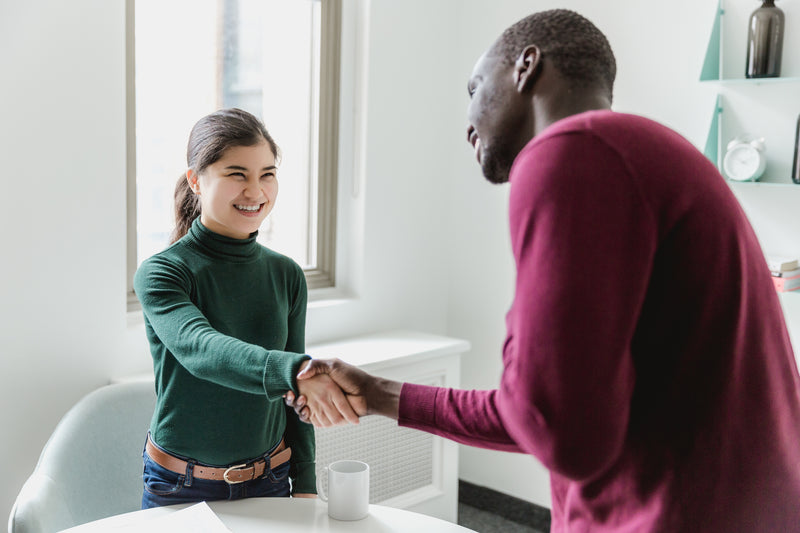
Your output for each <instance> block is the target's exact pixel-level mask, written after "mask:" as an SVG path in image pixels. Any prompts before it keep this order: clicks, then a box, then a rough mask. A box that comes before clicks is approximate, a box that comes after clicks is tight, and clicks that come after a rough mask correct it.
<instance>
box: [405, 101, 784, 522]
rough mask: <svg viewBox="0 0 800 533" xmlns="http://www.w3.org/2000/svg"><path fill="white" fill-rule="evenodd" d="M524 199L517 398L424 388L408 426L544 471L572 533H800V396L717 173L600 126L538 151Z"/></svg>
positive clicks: (759, 273) (658, 136) (514, 195)
mask: <svg viewBox="0 0 800 533" xmlns="http://www.w3.org/2000/svg"><path fill="white" fill-rule="evenodd" d="M510 182H511V195H510V209H509V215H510V216H509V218H510V229H511V244H512V248H513V253H514V258H515V260H516V268H517V283H516V291H515V295H514V302H513V305H512V307H511V309H510V311H509V312H508V315H507V318H506V322H507V331H508V335H507V339H506V341H505V345H504V347H503V363H504V371H503V376H502V380H501V383H500V388H499V389H498V390H492V391H460V390H451V389H444V388H435V387H425V386H418V385H410V384H406V385H404V387H403V391H402V395H401V399H400V424H401V425H403V426H408V427H413V428H418V429H423V430H425V431H429V432H432V433H436V434H439V435H442V436H445V437H447V438H450V439H453V440H456V441H458V442H462V443H466V444H470V445H474V446H481V447H485V448H491V449H496V450H506V451H513V452H523V453H529V454H532V455H534V456H535V457H537V458H538V459H539V460H540V461H541V462H542V463H543V464H544V465H545V466H546V467H547V468H549V469H550V472H551V490H552V531H554V532H566V531H569V532H582V531H593V532H612V531H613V532H623V531H624V532H634V531H637V532H638V531H644V532H662V531H663V532H703V533H716V532H719V533H731V532H739V531H741V532H748V533H749V532H762V531H763V532H773V531H776V532H777V531H780V532H787V531H800V377H798V372H797V365H796V362H795V359H794V355H793V353H792V348H791V345H790V341H789V337H788V335H787V331H786V327H785V322H784V318H783V315H782V312H781V308H780V305H779V302H778V298H777V295H776V293H775V290H774V288H773V284H772V281H771V280H770V274H769V271H768V269H767V266H766V263H765V260H764V257H763V254H762V252H761V249H760V247H759V243H758V242H757V240H756V237H755V235H754V233H753V231H752V229H751V227H750V225H749V223H748V221H747V220H746V218H745V215H744V214H743V212H742V210H741V208H740V206H739V204H738V203H737V201H736V199H735V198H734V196H733V194H732V193H731V191H730V190H729V188H728V186H727V184H726V183H725V182H724V180H723V179H722V178H721V176H720V174H719V173H718V172H717V170H716V168H715V167H714V165H712V164H711V163H710V162H709V161H708V160H707V159H706V158H705V157H704V156H703V155H702V154H700V153H699V152H698V151H697V150H696V149H695V148H694V147H693V146H692V145H691V144H690V143H689V142H687V141H686V140H685V139H683V138H682V137H681V136H679V135H678V134H676V133H675V132H673V131H671V130H669V129H667V128H665V127H663V126H661V125H659V124H656V123H654V122H652V121H650V120H647V119H644V118H641V117H636V116H631V115H624V114H619V113H614V112H611V111H596V112H589V113H584V114H581V115H577V116H574V117H570V118H567V119H565V120H562V121H559V122H557V123H556V124H554V125H552V126H551V127H550V128H548V129H547V130H546V131H545V132H543V133H542V134H540V135H538V136H537V137H536V138H535V139H533V140H532V141H531V142H530V143H529V144H528V145H527V146H526V147H525V148H524V149H523V150H522V152H521V153H520V154H519V156H518V157H517V159H516V161H515V162H514V165H513V167H512V169H511V175H510Z"/></svg>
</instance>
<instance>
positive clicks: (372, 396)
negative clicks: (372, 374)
mask: <svg viewBox="0 0 800 533" xmlns="http://www.w3.org/2000/svg"><path fill="white" fill-rule="evenodd" d="M402 388H403V384H402V383H401V382H399V381H392V380H390V379H384V378H378V377H376V378H374V379H373V381H372V383H370V386H369V389H368V391H367V394H366V400H367V414H371V415H381V416H385V417H388V418H391V419H393V420H397V418H398V417H399V415H400V391H401V390H402Z"/></svg>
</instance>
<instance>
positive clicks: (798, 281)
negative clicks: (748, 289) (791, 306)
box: [772, 276, 800, 292]
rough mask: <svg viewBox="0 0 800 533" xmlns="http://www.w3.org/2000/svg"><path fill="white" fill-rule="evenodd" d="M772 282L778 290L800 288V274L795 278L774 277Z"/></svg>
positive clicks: (788, 290)
mask: <svg viewBox="0 0 800 533" xmlns="http://www.w3.org/2000/svg"><path fill="white" fill-rule="evenodd" d="M772 283H773V284H774V285H775V290H776V291H778V292H790V291H796V290H798V289H800V276H798V277H795V278H779V277H775V276H773V277H772Z"/></svg>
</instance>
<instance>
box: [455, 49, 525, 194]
mask: <svg viewBox="0 0 800 533" xmlns="http://www.w3.org/2000/svg"><path fill="white" fill-rule="evenodd" d="M467 89H468V91H469V94H470V104H469V107H468V108H467V121H468V123H469V126H468V128H467V141H468V142H469V143H470V144H472V146H473V147H474V148H475V155H476V157H477V158H478V163H479V164H480V166H481V170H482V171H483V175H484V176H485V177H486V179H488V180H489V181H490V182H492V183H505V182H507V181H508V173H509V171H510V170H511V165H512V163H513V162H514V158H515V157H516V156H517V154H518V153H519V150H520V149H521V147H522V146H524V143H522V144H520V142H519V139H520V137H521V135H523V133H524V123H525V121H526V119H527V118H528V117H527V116H526V113H527V111H526V110H525V109H524V108H523V107H521V103H522V96H521V95H520V94H519V92H518V91H517V90H516V83H515V80H514V66H513V65H507V64H504V63H503V61H502V60H501V58H500V57H499V56H498V55H495V54H493V53H492V52H491V50H490V51H489V52H486V53H485V54H483V55H482V56H481V57H480V59H478V62H477V63H476V64H475V68H474V69H473V70H472V76H471V77H470V79H469V83H468V84H467Z"/></svg>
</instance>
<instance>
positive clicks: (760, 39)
mask: <svg viewBox="0 0 800 533" xmlns="http://www.w3.org/2000/svg"><path fill="white" fill-rule="evenodd" d="M783 26H784V15H783V11H781V10H780V8H778V7H776V6H775V0H763V2H762V3H761V7H759V8H758V9H756V10H755V11H753V14H752V15H750V25H749V28H748V31H747V70H746V72H745V76H746V77H748V78H777V77H778V76H780V75H781V54H782V52H783Z"/></svg>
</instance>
